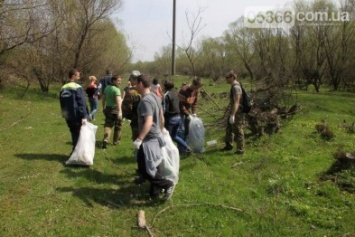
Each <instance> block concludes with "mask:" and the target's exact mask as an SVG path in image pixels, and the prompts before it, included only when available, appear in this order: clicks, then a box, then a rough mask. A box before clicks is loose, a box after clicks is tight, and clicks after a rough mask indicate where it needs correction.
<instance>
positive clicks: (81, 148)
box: [65, 122, 97, 166]
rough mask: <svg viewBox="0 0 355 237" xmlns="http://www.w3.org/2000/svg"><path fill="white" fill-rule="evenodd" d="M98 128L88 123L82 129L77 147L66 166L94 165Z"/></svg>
mask: <svg viewBox="0 0 355 237" xmlns="http://www.w3.org/2000/svg"><path fill="white" fill-rule="evenodd" d="M96 130H97V126H96V125H94V124H92V123H89V122H87V123H86V124H85V125H82V126H81V128H80V135H79V140H78V143H77V144H76V146H75V149H74V151H73V153H72V154H71V156H70V158H69V160H67V161H66V162H65V164H66V165H87V166H90V165H93V164H94V156H95V143H96V138H95V134H96Z"/></svg>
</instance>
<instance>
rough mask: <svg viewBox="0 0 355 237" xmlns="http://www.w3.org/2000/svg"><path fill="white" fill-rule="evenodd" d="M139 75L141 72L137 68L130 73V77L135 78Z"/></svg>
mask: <svg viewBox="0 0 355 237" xmlns="http://www.w3.org/2000/svg"><path fill="white" fill-rule="evenodd" d="M140 75H141V72H140V71H138V70H133V71H132V73H131V75H130V78H137V77H139V76H140Z"/></svg>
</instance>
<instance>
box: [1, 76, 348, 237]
mask: <svg viewBox="0 0 355 237" xmlns="http://www.w3.org/2000/svg"><path fill="white" fill-rule="evenodd" d="M181 80H183V79H179V80H178V83H177V84H179V83H180V82H181ZM244 84H245V85H247V84H246V83H244ZM228 87H229V86H228V85H226V84H224V83H221V84H218V85H216V86H209V85H206V86H205V90H206V91H207V92H209V93H217V94H218V93H219V92H223V91H225V92H228V91H229V89H228ZM20 90H22V88H21V87H17V88H7V89H6V90H2V91H0V213H1V214H0V236H148V233H147V232H146V231H145V230H143V229H139V228H137V213H138V211H139V210H144V211H145V214H146V219H147V224H148V226H149V228H150V230H151V232H152V233H153V235H154V236H270V237H271V236H272V237H274V236H355V224H354V213H355V212H354V210H355V196H354V191H355V171H354V169H348V170H343V171H342V172H338V173H336V174H334V175H333V176H331V178H327V177H326V176H325V175H324V173H325V172H326V171H327V170H328V169H329V168H330V167H331V166H332V164H333V163H334V161H335V160H334V159H333V154H334V153H335V152H336V151H337V150H338V149H342V150H344V151H347V152H351V151H354V150H355V145H354V144H355V143H354V141H355V134H354V133H347V132H346V131H345V130H344V128H343V127H342V126H341V124H342V123H343V120H346V121H347V122H349V123H350V122H351V123H352V122H354V121H355V107H354V105H355V96H354V95H353V94H346V93H338V92H336V93H332V92H326V91H323V92H321V93H318V94H316V93H313V92H311V91H308V92H307V91H306V92H305V91H303V92H299V91H298V92H297V93H293V95H292V98H291V100H290V104H292V103H294V102H298V103H299V104H300V105H301V108H302V109H301V111H300V112H299V113H297V114H296V115H294V116H293V117H292V118H290V119H288V120H283V126H282V127H281V130H280V132H279V133H277V134H276V135H273V136H263V137H261V138H259V139H254V138H250V139H248V140H247V145H246V153H245V154H244V155H243V156H235V155H233V152H232V151H231V152H221V151H219V148H222V147H223V145H224V144H223V142H222V141H223V135H224V128H222V127H213V126H211V124H213V122H215V121H216V119H218V118H219V115H221V114H222V111H223V108H224V107H225V106H226V104H227V101H226V100H225V99H219V98H218V97H217V98H215V102H216V103H217V105H218V107H220V109H218V107H217V105H215V104H214V103H213V102H212V101H211V100H207V99H202V100H201V103H200V105H201V106H200V107H201V108H200V110H199V111H200V112H199V113H198V114H199V116H201V117H202V119H203V120H204V121H205V123H206V124H208V125H209V126H208V127H207V128H206V138H205V141H209V140H213V139H217V141H218V144H217V146H215V147H206V149H207V150H206V152H205V153H204V154H193V155H191V156H189V157H181V162H180V181H179V183H178V185H177V187H176V189H175V192H174V196H173V197H172V199H171V200H170V201H168V202H154V201H149V200H148V198H147V196H146V193H147V189H148V184H147V183H146V184H143V185H141V186H137V185H135V184H134V183H133V178H134V175H135V168H136V163H135V160H134V158H133V145H132V142H131V141H130V130H129V125H128V124H127V123H125V124H124V131H123V141H122V143H121V144H120V145H119V146H109V147H108V149H106V150H102V149H100V148H97V149H96V154H95V159H94V165H93V166H92V167H89V168H83V167H69V166H65V165H64V162H65V161H66V160H67V159H68V154H69V152H70V149H71V144H70V133H69V130H68V128H67V126H66V124H65V122H64V120H63V119H62V118H61V116H60V110H59V102H58V98H56V96H55V92H57V90H53V91H51V93H49V94H47V95H43V94H41V93H38V92H37V91H36V90H35V89H33V88H30V91H29V92H27V94H26V95H25V97H24V98H22V99H19V98H18V97H17V94H18V93H19V91H20ZM100 106H101V104H100ZM322 121H323V122H325V123H326V124H327V125H328V126H329V128H331V129H332V131H333V132H334V134H335V137H334V138H333V139H331V140H324V139H322V138H321V136H320V134H318V133H317V132H316V129H315V126H316V124H319V123H321V122H322ZM94 123H95V124H96V125H98V126H99V127H98V132H97V135H96V138H97V141H98V144H99V143H100V141H101V140H102V138H103V114H102V108H101V107H99V112H98V114H97V119H96V121H95V122H94ZM246 132H247V133H248V131H247V130H246Z"/></svg>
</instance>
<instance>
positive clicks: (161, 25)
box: [111, 0, 291, 62]
mask: <svg viewBox="0 0 355 237" xmlns="http://www.w3.org/2000/svg"><path fill="white" fill-rule="evenodd" d="M290 2H291V1H290V0H268V1H266V0H247V1H241V0H240V1H239V0H176V38H175V40H176V45H177V46H179V45H182V44H183V43H184V41H185V42H186V40H187V39H188V38H189V29H188V24H187V18H186V14H188V16H189V19H194V16H196V15H197V13H198V11H199V9H200V10H201V11H202V13H201V14H200V17H201V20H202V21H201V25H203V26H204V27H203V28H202V30H201V31H200V32H199V33H198V35H197V36H196V38H195V39H196V40H195V42H196V41H198V40H199V39H202V38H203V37H213V38H215V37H220V36H222V35H223V32H224V31H226V30H227V29H228V25H229V24H230V23H232V22H234V21H236V20H237V19H238V18H239V17H241V16H243V13H244V11H245V9H247V8H248V7H270V8H274V7H280V6H284V5H286V4H290ZM172 15H173V0H123V7H122V8H121V9H120V10H119V11H117V12H116V13H115V14H113V15H112V16H111V17H112V19H113V20H114V22H115V24H116V25H117V28H118V29H119V30H120V31H122V32H123V33H124V34H125V36H126V40H127V43H128V46H129V47H131V49H132V50H133V62H137V61H153V60H154V55H155V53H161V49H162V47H163V46H168V45H170V44H171V42H172V18H173V17H172Z"/></svg>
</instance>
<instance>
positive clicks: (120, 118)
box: [117, 112, 122, 120]
mask: <svg viewBox="0 0 355 237" xmlns="http://www.w3.org/2000/svg"><path fill="white" fill-rule="evenodd" d="M117 118H118V120H122V112H118V114H117Z"/></svg>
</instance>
